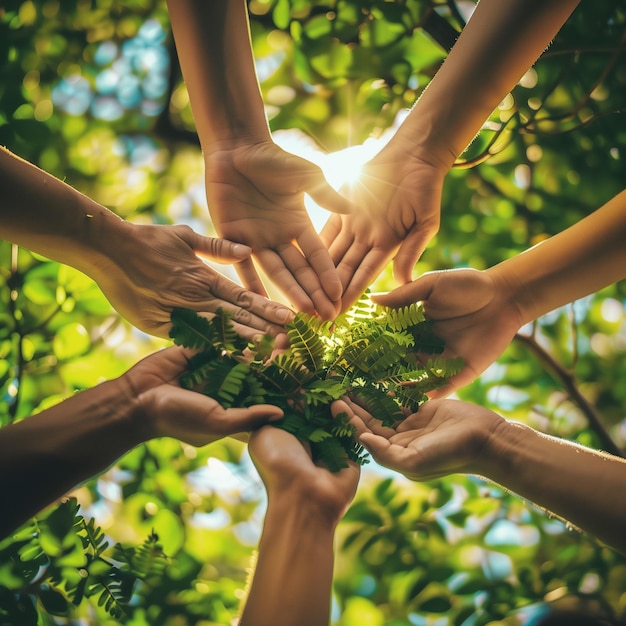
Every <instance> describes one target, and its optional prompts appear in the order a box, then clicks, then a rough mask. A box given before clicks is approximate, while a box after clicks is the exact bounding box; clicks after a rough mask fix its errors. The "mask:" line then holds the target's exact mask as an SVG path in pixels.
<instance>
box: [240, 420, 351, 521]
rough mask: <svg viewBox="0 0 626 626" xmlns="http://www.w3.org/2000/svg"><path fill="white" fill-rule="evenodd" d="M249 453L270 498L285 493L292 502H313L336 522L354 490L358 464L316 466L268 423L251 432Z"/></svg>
mask: <svg viewBox="0 0 626 626" xmlns="http://www.w3.org/2000/svg"><path fill="white" fill-rule="evenodd" d="M248 446H249V450H250V456H251V457H252V460H253V461H254V464H255V466H256V467H257V469H258V471H259V474H260V475H261V478H262V479H263V482H264V484H265V487H266V489H267V492H268V497H269V498H270V499H272V498H274V497H276V498H278V497H284V498H285V499H287V500H290V501H292V502H293V506H301V505H304V506H307V507H309V506H314V507H316V508H317V510H318V511H319V512H320V513H322V514H324V515H327V516H330V518H331V520H332V522H333V523H337V522H338V521H339V520H340V519H341V517H342V516H343V514H344V512H345V511H346V509H347V508H348V506H349V504H350V502H352V498H353V497H354V494H355V492H356V488H357V484H358V481H359V474H360V468H359V466H358V465H357V464H356V463H353V462H351V461H350V462H349V464H348V467H346V468H344V469H342V470H340V471H339V472H336V473H333V472H330V471H329V470H328V469H326V468H325V467H320V466H317V465H315V464H314V463H313V461H312V460H311V455H310V454H309V452H308V451H307V450H306V449H305V448H304V446H303V445H302V443H301V442H300V441H299V440H298V439H297V438H296V437H295V436H294V435H292V434H291V433H288V432H287V431H285V430H282V429H280V428H275V427H273V426H268V427H266V428H265V427H264V428H261V429H259V430H257V431H255V432H253V433H252V435H251V436H250V441H249V444H248Z"/></svg>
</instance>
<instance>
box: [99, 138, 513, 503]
mask: <svg viewBox="0 0 626 626" xmlns="http://www.w3.org/2000/svg"><path fill="white" fill-rule="evenodd" d="M204 158H205V172H206V174H205V175H206V189H207V199H208V204H209V210H210V212H211V217H212V219H213V222H214V224H215V226H216V229H217V231H218V233H219V234H220V235H221V236H223V237H224V239H216V238H208V237H203V236H201V235H198V234H196V233H195V232H193V231H192V230H191V229H189V228H187V227H185V226H134V228H140V229H142V230H143V232H142V240H143V241H144V242H145V245H146V246H148V247H149V248H150V249H151V250H153V251H154V254H147V255H142V257H141V258H138V256H139V255H137V256H135V257H133V255H132V254H130V255H126V254H124V253H123V251H120V258H121V259H124V263H121V262H120V264H119V268H118V270H117V273H116V275H115V276H114V278H115V280H109V281H108V282H107V280H106V279H103V280H101V283H104V284H103V289H104V291H105V293H106V294H107V295H108V296H109V298H110V299H111V301H112V302H113V304H114V305H115V306H117V307H118V309H119V310H120V312H122V313H123V314H124V315H126V317H127V318H128V319H130V321H132V322H134V323H135V324H136V325H137V326H139V327H140V328H144V329H146V330H148V331H149V332H152V333H154V334H160V335H165V334H166V333H167V330H168V328H169V311H170V310H171V309H172V308H173V307H175V306H185V307H187V308H193V309H195V310H196V311H199V312H203V313H205V314H207V315H209V316H210V315H211V313H213V312H215V311H216V310H217V309H219V308H222V309H224V310H226V311H228V312H229V313H230V314H231V316H232V319H233V321H234V323H235V326H236V329H237V331H238V332H239V333H240V334H241V335H242V336H244V337H246V338H248V339H251V340H254V339H256V338H258V337H259V336H260V335H262V334H264V333H270V334H271V335H274V336H275V337H277V346H278V347H280V345H281V341H282V342H283V344H284V341H285V337H284V335H282V334H281V333H282V332H283V331H284V324H285V323H287V322H289V321H290V320H291V319H292V317H293V311H292V309H290V308H289V307H286V306H284V305H281V304H278V303H276V302H272V301H271V300H269V299H268V298H267V291H266V289H265V286H264V284H263V281H262V279H261V276H260V272H259V270H261V271H262V272H263V273H264V274H265V275H267V276H271V277H272V280H273V282H274V283H275V285H276V286H277V287H278V288H279V289H280V290H281V291H282V292H283V294H284V295H285V296H286V297H287V299H288V300H289V301H290V303H291V304H292V306H293V308H294V309H296V310H302V311H306V312H308V313H311V314H317V315H319V316H320V317H322V318H324V319H333V318H334V317H336V316H337V315H338V314H340V313H341V312H343V311H345V310H346V309H347V308H348V307H349V306H350V305H352V304H353V302H354V301H355V300H356V299H357V298H358V296H359V295H360V294H361V293H362V292H363V290H364V289H365V288H366V287H368V286H369V285H370V284H371V282H372V281H373V280H374V279H375V278H376V277H377V275H378V274H379V273H380V271H381V270H382V269H383V268H384V267H385V266H386V265H387V263H388V262H389V261H390V260H391V259H392V258H393V271H394V276H395V278H396V280H397V281H398V282H399V283H400V284H401V286H400V287H399V288H397V289H395V290H394V291H392V292H390V293H388V294H385V295H378V296H374V300H375V301H377V302H378V303H380V304H383V305H386V306H391V307H402V306H407V305H409V304H411V303H413V302H416V301H418V300H421V301H423V302H424V306H425V312H426V314H427V315H428V317H429V318H430V319H431V320H432V321H433V322H434V328H433V331H434V332H435V334H437V335H438V336H439V337H440V338H441V339H443V340H444V343H445V346H446V349H445V352H444V354H443V356H444V357H458V356H460V357H462V358H463V359H464V361H465V367H464V369H463V370H462V371H461V372H460V373H458V374H457V375H456V376H455V377H453V378H452V379H450V381H449V383H448V385H447V386H446V387H445V388H443V389H440V390H437V391H436V392H433V393H432V394H431V395H432V397H433V398H436V397H440V398H443V397H444V396H446V395H448V394H449V393H451V392H452V391H454V389H456V388H457V387H459V386H461V385H464V384H466V383H468V382H470V381H471V380H473V379H474V378H475V377H476V376H478V374H480V373H481V372H482V371H483V370H484V369H485V368H486V367H487V366H488V365H489V364H491V363H492V362H493V361H494V360H495V359H496V358H497V357H498V356H499V355H500V353H501V352H502V351H503V350H504V348H505V347H506V346H507V345H508V343H509V342H510V341H511V339H512V338H513V336H514V335H515V332H516V331H517V329H518V328H519V326H520V323H519V319H520V316H519V314H518V312H517V311H516V310H515V309H514V308H513V307H512V306H511V305H509V304H508V300H507V285H506V284H497V279H496V278H494V277H492V276H489V275H487V274H486V273H484V272H479V271H475V270H457V271H447V272H430V273H427V274H425V275H423V276H422V277H420V278H418V279H417V280H415V281H411V273H412V269H413V267H414V265H415V263H416V261H417V260H418V258H419V257H420V255H421V254H422V252H423V250H424V248H425V247H426V245H427V244H428V242H429V240H430V238H431V237H432V236H433V235H434V234H435V233H436V232H437V229H438V227H439V207H440V202H441V190H442V182H443V178H444V172H442V171H441V170H440V169H439V168H437V167H436V166H434V165H431V164H429V163H426V162H424V161H421V160H417V159H411V158H407V154H406V151H405V150H402V149H400V148H399V147H397V146H395V145H394V144H393V140H392V142H390V143H389V144H388V145H387V146H386V147H385V148H384V149H383V150H381V152H380V153H379V154H378V155H376V156H375V157H374V158H373V159H372V160H371V161H370V162H368V163H367V164H366V165H365V166H364V167H363V170H362V172H361V176H360V178H359V180H358V181H357V182H355V183H353V184H351V185H350V186H348V187H344V188H342V189H340V191H339V193H338V192H336V191H335V190H334V189H333V188H332V187H331V186H330V185H329V184H328V183H327V181H326V179H325V178H324V175H323V173H322V171H321V169H320V168H319V167H317V166H316V165H314V164H312V163H310V162H308V161H306V160H304V159H302V158H300V157H298V156H295V155H293V154H290V153H288V152H286V151H284V150H283V149H281V148H280V147H278V146H277V145H276V144H274V143H273V142H271V141H267V142H259V143H254V144H251V145H244V146H242V145H237V146H234V147H233V148H232V149H227V148H224V146H223V145H222V146H220V149H219V150H218V151H215V152H208V153H206V154H205V155H204ZM416 190H419V193H416ZM305 194H309V195H310V196H311V197H312V198H313V199H314V200H316V201H317V202H318V203H319V204H320V205H321V206H323V207H324V208H326V209H328V210H330V211H331V212H332V214H331V216H330V218H329V220H328V222H327V224H326V225H325V226H324V228H323V229H322V231H321V233H319V234H318V233H317V232H316V230H315V229H314V227H313V224H312V223H311V220H310V218H309V216H308V213H307V211H306V208H305ZM129 228H133V226H131V225H129ZM201 257H206V258H208V259H210V260H214V261H221V262H231V263H234V264H235V268H236V270H237V272H238V274H239V276H240V278H241V281H242V282H243V285H244V287H241V286H239V285H237V284H235V283H234V282H232V281H230V280H229V279H228V278H226V277H225V276H223V275H221V274H220V273H219V272H217V271H215V270H213V269H212V268H211V267H210V266H209V265H207V264H206V263H204V262H203V260H202V258H201ZM128 259H130V262H128ZM148 260H149V261H148ZM122 268H123V269H122ZM120 274H121V280H120ZM131 284H132V285H135V289H134V290H133V289H127V288H125V287H129V286H130V285H131ZM137 286H140V287H141V288H140V289H136V287H137ZM207 287H208V289H207ZM128 293H134V300H131V299H129V298H128V297H127V295H128ZM138 312H140V313H138ZM138 315H141V318H140V319H138ZM487 337H489V341H485V340H486V338H487ZM478 348H480V349H478ZM189 356H190V354H189V353H188V351H186V350H184V349H182V348H170V349H168V350H165V351H162V352H160V353H158V354H156V355H153V356H152V357H148V359H146V360H144V361H142V362H141V363H139V364H138V365H137V366H135V368H133V369H132V370H130V372H129V375H130V380H131V381H133V382H132V383H131V384H132V387H133V390H134V391H135V393H136V394H139V396H140V397H141V398H142V403H143V404H145V405H146V406H149V410H146V415H148V416H150V418H149V419H150V420H151V422H150V423H151V425H152V428H153V429H154V435H155V436H158V435H160V434H167V435H169V436H174V437H177V438H178V439H181V440H182V441H185V442H187V443H190V444H193V445H196V446H200V445H205V444H207V443H210V442H211V441H214V440H216V439H219V438H221V437H223V436H227V435H235V434H237V433H245V432H251V431H252V432H253V435H252V436H251V438H250V440H249V444H250V451H251V456H252V458H253V460H255V463H256V464H257V465H258V467H259V469H260V472H261V476H262V478H263V480H264V482H265V483H266V486H267V487H268V490H269V491H270V493H271V491H272V490H274V489H278V488H280V486H281V479H280V476H283V477H284V476H285V475H289V476H291V479H292V480H293V481H295V482H297V481H298V480H300V479H302V480H308V481H310V482H311V484H314V485H315V487H316V489H317V488H319V490H320V492H319V493H320V498H321V499H322V500H323V501H324V502H325V503H326V504H327V508H328V510H329V511H334V512H335V513H337V514H339V515H340V514H342V513H343V511H344V510H345V507H346V506H347V505H348V503H349V502H350V500H351V497H352V496H353V495H354V490H355V489H356V481H357V480H358V473H359V472H358V468H357V466H356V465H354V464H350V466H349V467H348V468H347V469H345V470H343V471H341V472H339V473H338V474H337V475H334V474H331V473H330V472H328V471H327V470H325V469H324V468H319V467H317V466H316V465H315V464H314V463H313V462H312V460H311V457H310V455H309V454H308V453H307V451H306V450H305V449H304V447H303V446H302V445H301V444H300V442H299V441H297V440H296V438H295V437H293V436H292V435H290V434H288V433H286V432H284V431H280V430H279V429H274V428H269V429H267V428H261V427H262V426H263V425H264V424H266V423H267V422H268V421H269V422H271V421H273V420H277V419H280V418H281V417H282V413H281V411H280V409H278V408H276V407H272V406H267V405H257V406H252V407H249V408H231V409H224V408H222V407H221V406H220V405H219V404H218V403H217V402H216V401H215V400H212V399H211V398H207V397H205V396H202V395H200V394H197V393H194V392H192V391H187V390H183V389H182V388H180V387H179V386H178V384H177V379H178V377H179V376H180V374H181V373H182V372H183V371H184V370H185V367H186V364H187V359H188V358H189ZM461 405H463V406H461ZM173 406H176V407H177V410H176V411H172V410H171V408H172V407H173ZM468 411H471V412H473V413H477V417H476V419H475V420H473V422H472V423H473V424H474V427H473V428H469V429H468V428H467V423H468V421H467V420H465V421H464V424H465V426H463V427H461V426H460V421H461V418H460V415H461V414H463V415H467V413H468ZM332 412H333V413H334V414H337V413H340V412H346V413H348V415H349V416H350V419H351V423H352V424H353V426H354V427H355V428H356V432H357V437H358V439H359V441H360V442H361V443H363V444H364V445H365V447H366V448H367V449H368V450H369V451H370V452H371V453H372V455H373V456H374V458H375V459H376V460H377V461H379V462H380V463H382V464H384V465H387V466H388V467H391V468H392V469H396V470H398V471H400V472H403V473H405V474H406V475H407V476H409V477H411V478H413V479H415V478H421V479H427V478H432V477H436V476H441V475H444V474H447V473H450V472H454V471H462V470H463V469H465V470H468V469H471V468H470V466H471V463H472V461H473V459H474V458H475V456H476V454H475V453H476V452H477V451H479V450H480V449H481V447H482V446H483V445H484V444H485V441H486V440H488V439H489V437H490V436H491V434H492V432H493V431H494V430H495V429H497V427H498V425H499V422H500V421H501V420H502V418H500V417H499V416H497V415H496V414H494V413H491V412H490V411H487V410H484V409H479V408H478V407H473V406H472V405H469V404H466V403H459V402H456V401H441V400H439V401H435V400H433V401H432V402H429V403H427V404H426V405H424V407H422V409H421V410H420V412H419V415H418V414H414V415H410V416H408V417H407V419H406V420H405V421H404V422H402V424H401V425H400V426H399V427H398V428H397V429H390V428H384V427H382V426H380V423H379V422H378V421H377V420H375V418H374V417H373V416H371V415H370V414H369V413H368V412H367V410H366V408H364V407H361V406H358V405H357V404H355V403H353V402H351V401H350V400H349V399H348V398H346V399H345V400H341V401H337V402H335V403H334V404H333V406H332ZM172 415H176V420H175V423H174V421H173V419H172V418H171V416H172ZM259 428H260V430H258V429H259ZM276 449H280V450H281V452H280V455H277V454H275V453H273V452H272V451H273V450H274V451H275V450H276ZM459 450H464V451H465V452H466V453H465V454H460V453H459ZM464 464H465V465H464ZM286 465H289V468H290V469H289V472H288V473H287V474H283V473H281V471H280V469H281V468H283V466H286ZM291 479H290V480H291ZM331 485H332V489H328V490H327V488H328V487H329V486H331ZM339 486H341V489H338V487H339ZM342 498H343V499H342Z"/></svg>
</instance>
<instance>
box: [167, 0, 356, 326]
mask: <svg viewBox="0 0 626 626" xmlns="http://www.w3.org/2000/svg"><path fill="white" fill-rule="evenodd" d="M168 6H169V12H170V18H171V23H172V29H173V32H174V38H175V41H176V47H177V52H178V57H179V60H180V64H181V68H182V71H183V76H184V78H185V82H186V85H187V89H188V91H189V97H190V102H191V108H192V111H193V115H194V120H195V123H196V128H197V131H198V137H199V139H200V144H201V146H202V151H203V154H204V161H205V172H206V174H205V177H206V192H207V200H208V204H209V211H210V213H211V218H212V219H213V222H214V223H215V227H216V229H217V230H218V232H219V233H220V235H222V236H223V237H227V238H228V239H231V240H232V241H236V242H240V243H243V244H245V245H247V246H249V247H250V248H251V249H252V253H253V258H254V261H253V260H251V259H246V260H244V261H242V262H240V263H238V264H237V266H236V269H237V271H238V273H239V276H240V278H241V279H242V281H243V283H244V285H246V286H247V287H248V288H249V289H251V290H253V291H255V292H257V293H260V294H263V295H265V294H266V291H265V287H264V285H263V282H262V280H261V277H260V275H259V272H258V271H257V270H258V269H260V270H262V271H263V272H265V274H266V275H267V276H268V277H269V278H270V279H271V280H272V281H273V282H274V283H275V285H276V286H277V287H278V288H279V289H280V290H281V291H282V293H283V294H284V295H285V297H286V298H287V299H288V300H289V302H290V303H291V304H292V306H294V307H295V308H296V309H298V310H302V311H307V312H309V313H313V312H317V313H318V314H319V315H320V316H321V317H323V318H325V319H333V318H334V317H335V316H336V315H337V313H338V311H339V301H340V298H341V292H342V288H341V281H340V280H339V276H338V274H337V271H336V269H335V267H334V265H333V262H332V260H331V257H330V254H329V253H328V251H327V250H326V248H325V247H324V245H323V243H322V240H321V239H320V237H319V235H318V234H317V232H316V231H315V229H314V227H313V224H312V223H311V220H310V219H309V216H308V214H307V212H306V209H305V207H304V194H305V192H306V193H308V194H310V195H311V196H312V197H313V198H314V199H315V200H316V201H317V202H319V203H320V205H321V206H323V207H324V208H326V209H328V210H330V211H336V212H340V213H347V212H349V211H350V210H351V207H350V204H349V203H348V201H347V200H346V199H345V198H343V197H342V196H340V195H339V194H338V193H337V192H336V191H334V190H333V189H332V187H330V186H329V185H328V183H327V182H326V180H325V178H324V176H323V174H322V171H321V170H320V169H319V168H318V167H317V166H316V165H314V164H312V163H310V162H308V161H306V160H304V159H301V158H300V157H297V156H295V155H293V154H290V153H288V152H286V151H284V150H282V149H281V148H279V147H278V146H277V145H276V144H274V142H273V141H272V138H271V135H270V131H269V127H268V123H267V119H266V116H265V109H264V106H263V100H262V98H261V92H260V87H259V82H258V79H257V76H256V71H255V67H254V58H253V54H252V46H251V41H250V31H249V24H248V13H247V7H246V4H245V2H244V0H213V1H212V2H204V1H203V0H170V2H168Z"/></svg>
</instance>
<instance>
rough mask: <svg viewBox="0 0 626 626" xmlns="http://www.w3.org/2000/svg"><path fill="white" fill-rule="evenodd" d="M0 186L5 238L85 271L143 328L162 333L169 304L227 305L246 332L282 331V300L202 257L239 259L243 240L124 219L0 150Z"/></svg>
mask: <svg viewBox="0 0 626 626" xmlns="http://www.w3.org/2000/svg"><path fill="white" fill-rule="evenodd" d="M0 188H2V197H1V198H0V236H1V237H2V238H4V239H6V240H8V241H11V242H13V243H17V244H19V245H21V246H24V247H26V248H28V249H29V250H32V251H33V252H38V253H40V254H43V255H45V256H47V257H49V258H51V259H54V260H55V261H59V262H61V263H66V264H67V265H71V266H73V267H75V268H77V269H79V270H81V271H83V272H84V273H85V274H87V275H88V276H90V277H91V278H92V279H93V280H95V281H96V283H98V286H99V287H100V288H101V289H102V291H103V292H104V294H105V295H106V296H107V298H108V299H109V301H110V302H111V304H112V305H113V306H114V307H115V308H116V309H117V311H118V312H119V313H120V314H121V315H122V316H124V317H125V318H126V319H128V321H129V322H131V323H132V324H134V325H135V326H137V327H138V328H140V329H141V330H143V331H145V332H147V333H150V334H154V335H158V336H161V337H167V334H168V331H169V328H170V321H169V319H170V313H171V310H172V308H174V307H186V308H190V309H193V310H195V311H200V312H206V313H207V314H211V313H212V312H215V311H216V310H217V309H218V308H222V309H224V310H227V311H229V312H230V313H231V314H232V316H233V319H234V321H235V322H236V324H237V330H238V331H239V332H240V333H241V334H242V335H244V336H245V337H247V338H250V339H251V338H253V337H254V336H257V335H259V334H263V333H266V332H269V333H271V334H273V335H276V334H278V333H280V332H282V331H283V328H282V326H283V325H284V324H285V323H286V322H288V321H290V320H291V319H292V317H293V313H292V312H291V311H290V310H289V309H288V308H287V307H285V306H282V305H280V304H278V303H274V302H271V301H269V300H267V299H266V298H264V297H262V296H259V295H258V294H254V293H252V292H251V291H247V290H245V289H243V288H242V287H240V286H239V285H237V284H235V283H233V282H232V281H230V280H228V279H227V278H225V277H224V276H222V275H221V274H220V273H219V272H216V271H215V270H213V269H212V268H211V267H209V266H208V265H207V264H206V263H205V262H204V261H203V260H202V257H205V258H207V259H211V260H214V261H217V262H223V263H229V262H230V263H233V262H239V261H240V260H241V259H244V258H247V257H248V256H249V255H250V252H251V251H250V249H249V248H248V247H247V246H244V245H242V244H235V243H232V242H230V241H226V240H224V239H215V238H210V237H202V236H201V235H198V234H197V233H195V232H194V231H193V230H191V229H190V228H188V227H187V226H156V225H149V224H147V225H137V224H131V223H130V222H125V221H124V220H122V219H120V218H119V217H117V216H116V215H115V214H114V213H112V212H111V211H109V210H107V209H106V208H104V207H103V206H101V205H99V204H98V203H96V202H94V201H93V200H90V199H89V198H88V197H86V196H84V195H83V194H81V193H79V192H77V191H76V190H75V189H73V188H72V187H70V186H69V185H66V184H65V183H63V182H61V181H60V180H58V179H56V178H55V177H53V176H51V175H50V174H47V173H46V172H43V171H42V170H40V169H39V168H37V167H35V166H34V165H31V164H30V163H27V162H26V161H23V160H22V159H20V158H19V157H17V156H15V155H13V154H11V153H10V152H9V151H7V150H5V149H0Z"/></svg>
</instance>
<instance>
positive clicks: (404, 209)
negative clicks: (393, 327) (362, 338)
mask: <svg viewBox="0 0 626 626" xmlns="http://www.w3.org/2000/svg"><path fill="white" fill-rule="evenodd" d="M393 141H394V140H392V142H393ZM392 142H390V143H389V144H388V145H387V146H386V147H385V148H383V150H381V152H380V153H379V154H377V155H376V156H375V157H374V158H373V159H371V160H370V161H369V162H368V163H366V164H365V166H364V167H363V169H362V172H361V176H360V178H359V179H358V180H357V181H356V182H355V183H352V184H351V185H350V186H346V187H344V188H342V189H341V190H340V191H341V193H342V194H344V195H345V196H346V197H347V198H348V199H349V200H350V201H351V203H352V204H353V205H354V206H355V207H358V213H352V214H350V215H332V216H331V217H330V218H329V220H328V222H327V223H326V225H325V226H324V228H323V229H322V231H321V237H322V241H323V242H324V243H325V244H326V246H327V247H328V250H329V252H330V255H331V257H332V260H333V262H334V263H335V265H336V266H337V271H338V273H339V277H340V279H341V284H342V285H343V290H344V292H343V297H342V302H341V309H342V311H345V310H346V309H347V308H349V307H350V305H351V304H353V303H354V301H355V300H356V299H357V298H358V297H359V296H360V295H361V293H362V292H363V291H364V290H365V288H366V287H368V286H369V285H370V284H371V283H372V281H373V280H374V279H375V278H376V277H377V276H378V274H379V273H380V272H381V271H382V270H383V269H384V267H385V266H386V264H387V263H388V262H389V260H390V259H391V257H392V256H393V255H394V253H395V260H394V265H393V271H394V277H395V279H396V280H397V281H398V282H400V283H406V282H408V281H410V280H411V278H412V276H411V272H412V270H413V266H414V265H415V263H416V261H417V260H418V258H419V257H420V255H421V254H422V252H423V251H424V248H425V247H426V244H427V243H428V241H429V240H430V239H431V238H432V236H433V235H434V234H435V233H436V232H437V230H438V229H439V210H440V204H441V190H442V186H443V178H444V172H443V171H442V170H441V168H437V167H435V166H433V165H431V164H429V163H427V162H425V161H423V160H420V159H417V158H415V157H411V156H410V155H409V153H408V151H405V150H403V149H402V147H401V144H400V143H399V142H396V143H395V145H392Z"/></svg>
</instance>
